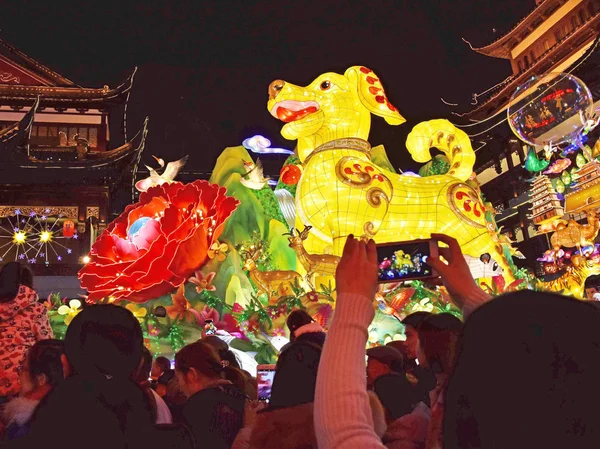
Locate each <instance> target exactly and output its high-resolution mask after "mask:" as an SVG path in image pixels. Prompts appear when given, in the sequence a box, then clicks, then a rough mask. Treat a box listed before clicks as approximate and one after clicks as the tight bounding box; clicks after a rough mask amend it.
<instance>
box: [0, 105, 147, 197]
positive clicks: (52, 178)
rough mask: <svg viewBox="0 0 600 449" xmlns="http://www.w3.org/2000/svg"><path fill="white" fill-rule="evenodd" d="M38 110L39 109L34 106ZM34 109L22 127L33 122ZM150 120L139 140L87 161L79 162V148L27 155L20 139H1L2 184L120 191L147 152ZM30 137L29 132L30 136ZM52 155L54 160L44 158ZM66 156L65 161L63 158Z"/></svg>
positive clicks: (88, 155)
mask: <svg viewBox="0 0 600 449" xmlns="http://www.w3.org/2000/svg"><path fill="white" fill-rule="evenodd" d="M34 106H35V105H34ZM32 111H34V108H33V107H32V108H31V110H30V111H29V112H28V113H27V115H26V116H25V117H24V118H23V120H21V121H20V122H19V123H20V124H22V125H23V126H21V129H23V130H25V129H26V128H25V127H24V125H25V123H26V122H27V121H29V124H31V122H32V121H33V115H34V113H32ZM147 133H148V119H146V120H145V121H144V125H143V128H142V129H141V130H140V131H139V132H138V133H137V134H136V136H135V137H134V138H133V139H131V140H130V141H128V142H126V143H125V144H124V145H121V146H120V147H117V148H115V149H112V150H108V151H89V152H87V153H86V155H85V158H84V159H81V160H79V159H77V157H76V155H77V148H76V147H57V148H44V149H35V150H31V151H30V152H28V151H27V148H26V146H25V147H24V146H22V145H17V144H16V143H15V142H16V141H17V140H16V139H11V140H8V141H7V142H3V141H2V140H1V138H0V164H2V167H3V175H2V179H1V180H0V182H1V183H2V184H21V183H26V184H44V183H53V184H54V183H56V184H93V185H109V186H110V187H111V188H113V189H114V188H116V187H117V185H118V184H119V183H120V182H121V181H122V180H123V179H125V178H127V180H128V181H127V182H128V183H131V182H132V180H133V179H134V177H135V174H136V171H137V166H138V163H139V160H140V157H141V153H142V152H143V151H144V146H145V143H146V135H147ZM28 135H29V133H28V132H27V136H28ZM43 153H46V154H50V153H51V154H52V156H53V158H52V160H49V158H41V157H40V156H42V154H43ZM61 155H62V157H61Z"/></svg>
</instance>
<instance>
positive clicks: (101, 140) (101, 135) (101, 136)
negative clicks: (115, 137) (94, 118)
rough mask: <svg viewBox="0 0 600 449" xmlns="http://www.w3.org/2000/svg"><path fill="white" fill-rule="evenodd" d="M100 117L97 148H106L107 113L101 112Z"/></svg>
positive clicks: (107, 136) (107, 138) (107, 137)
mask: <svg viewBox="0 0 600 449" xmlns="http://www.w3.org/2000/svg"><path fill="white" fill-rule="evenodd" d="M101 117H102V118H101V119H100V129H98V150H106V149H107V147H108V140H109V134H108V121H107V117H108V116H107V114H105V113H103V114H102V116H101Z"/></svg>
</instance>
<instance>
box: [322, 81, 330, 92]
mask: <svg viewBox="0 0 600 449" xmlns="http://www.w3.org/2000/svg"><path fill="white" fill-rule="evenodd" d="M330 87H331V83H330V82H329V81H323V82H322V83H321V90H329V88H330Z"/></svg>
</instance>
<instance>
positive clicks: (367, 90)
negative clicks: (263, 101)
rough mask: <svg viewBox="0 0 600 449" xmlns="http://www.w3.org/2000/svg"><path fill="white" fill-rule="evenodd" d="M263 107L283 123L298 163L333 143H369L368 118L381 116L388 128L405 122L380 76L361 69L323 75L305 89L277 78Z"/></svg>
mask: <svg viewBox="0 0 600 449" xmlns="http://www.w3.org/2000/svg"><path fill="white" fill-rule="evenodd" d="M267 108H268V110H269V112H270V113H271V114H272V115H273V116H274V117H275V118H277V119H279V120H281V121H283V122H285V125H284V127H283V128H282V130H281V134H282V135H283V137H285V138H286V139H289V140H296V139H298V153H299V154H298V155H299V157H300V159H301V160H302V161H304V159H305V158H306V157H307V156H308V155H309V154H310V153H311V152H312V151H313V150H314V149H315V148H316V147H318V146H319V145H322V144H324V143H327V142H329V141H332V140H336V139H343V138H349V137H356V138H360V139H364V140H367V138H368V136H369V128H370V126H371V117H370V114H375V115H378V116H379V117H383V118H384V119H385V120H386V122H388V123H389V124H390V125H400V124H402V123H404V122H405V121H406V120H405V119H404V117H402V116H401V115H400V113H399V112H398V110H397V109H396V108H395V107H394V106H393V105H392V104H391V103H390V102H389V100H388V98H387V96H386V94H385V91H384V90H383V86H382V85H381V82H380V81H379V77H378V76H377V75H375V73H374V72H373V71H372V70H370V69H367V68H366V67H360V66H355V67H350V68H349V69H348V70H346V73H344V74H343V75H340V74H337V73H325V74H323V75H320V76H319V77H317V78H316V79H315V80H314V81H313V82H312V83H310V84H309V85H308V86H305V87H300V86H295V85H293V84H290V83H288V82H286V81H282V80H275V81H273V82H272V83H271V84H270V85H269V101H268V103H267Z"/></svg>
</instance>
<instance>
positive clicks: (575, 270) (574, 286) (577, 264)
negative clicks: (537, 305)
mask: <svg viewBox="0 0 600 449" xmlns="http://www.w3.org/2000/svg"><path fill="white" fill-rule="evenodd" d="M599 262H600V260H598V258H585V257H583V256H580V255H575V256H572V257H571V264H570V265H569V266H567V267H566V268H565V269H564V273H563V274H562V275H561V276H560V277H558V278H557V279H554V280H551V281H547V282H544V281H539V280H538V281H537V284H536V288H537V289H539V290H545V291H551V292H556V293H560V294H561V295H565V296H573V297H575V298H578V299H583V297H584V293H585V280H586V279H587V278H588V277H590V276H597V275H599V274H600V263H599Z"/></svg>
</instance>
